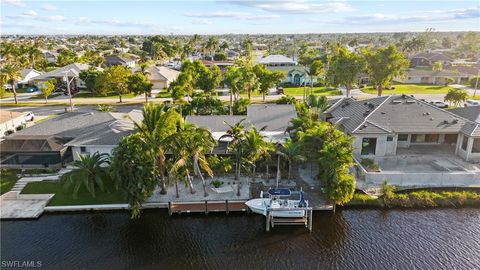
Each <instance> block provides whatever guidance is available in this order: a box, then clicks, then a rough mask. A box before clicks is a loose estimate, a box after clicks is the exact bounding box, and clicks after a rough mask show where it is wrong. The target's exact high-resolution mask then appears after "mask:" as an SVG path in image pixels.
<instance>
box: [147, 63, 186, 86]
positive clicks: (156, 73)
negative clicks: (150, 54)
mask: <svg viewBox="0 0 480 270" xmlns="http://www.w3.org/2000/svg"><path fill="white" fill-rule="evenodd" d="M146 71H147V72H148V78H149V79H150V81H151V82H152V83H153V89H164V88H167V87H168V86H169V85H170V83H172V82H173V81H175V80H176V79H177V78H178V75H179V74H180V72H178V71H176V70H174V69H171V68H168V67H157V66H151V67H149V68H147V70H146Z"/></svg>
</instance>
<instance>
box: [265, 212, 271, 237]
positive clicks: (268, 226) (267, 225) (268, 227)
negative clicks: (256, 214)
mask: <svg viewBox="0 0 480 270" xmlns="http://www.w3.org/2000/svg"><path fill="white" fill-rule="evenodd" d="M265 218H266V222H265V223H266V224H265V230H266V231H267V232H269V231H270V211H269V210H268V209H267V215H266V217H265Z"/></svg>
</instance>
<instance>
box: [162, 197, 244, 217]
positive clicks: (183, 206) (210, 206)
mask: <svg viewBox="0 0 480 270" xmlns="http://www.w3.org/2000/svg"><path fill="white" fill-rule="evenodd" d="M245 202H246V201H229V200H225V201H196V202H169V203H168V214H169V215H172V214H182V213H205V214H206V215H208V213H210V212H225V213H227V214H228V213H230V212H248V210H249V209H248V207H247V205H246V204H245Z"/></svg>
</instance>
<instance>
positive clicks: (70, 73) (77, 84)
mask: <svg viewBox="0 0 480 270" xmlns="http://www.w3.org/2000/svg"><path fill="white" fill-rule="evenodd" d="M89 68H90V65H87V64H83V63H73V64H70V65H66V66H64V67H61V68H57V69H54V70H52V71H50V72H46V73H44V74H41V75H39V76H36V77H34V78H33V79H32V81H33V82H34V84H35V85H37V86H38V87H39V88H41V86H42V84H43V83H45V82H46V81H48V80H50V79H57V80H60V81H63V82H65V76H67V77H68V79H69V80H71V79H73V83H71V84H70V87H72V88H74V89H75V88H83V87H85V83H84V82H83V81H82V80H81V79H80V78H79V77H78V76H79V74H80V72H82V71H84V70H88V69H89Z"/></svg>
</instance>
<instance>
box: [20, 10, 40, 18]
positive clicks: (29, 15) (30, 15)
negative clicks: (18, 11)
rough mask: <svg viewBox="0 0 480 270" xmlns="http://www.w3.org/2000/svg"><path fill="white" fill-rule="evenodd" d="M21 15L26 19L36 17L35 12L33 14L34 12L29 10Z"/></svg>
mask: <svg viewBox="0 0 480 270" xmlns="http://www.w3.org/2000/svg"><path fill="white" fill-rule="evenodd" d="M22 15H25V16H27V17H35V16H37V15H38V14H37V12H35V11H34V10H29V11H25V12H23V13H22Z"/></svg>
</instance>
